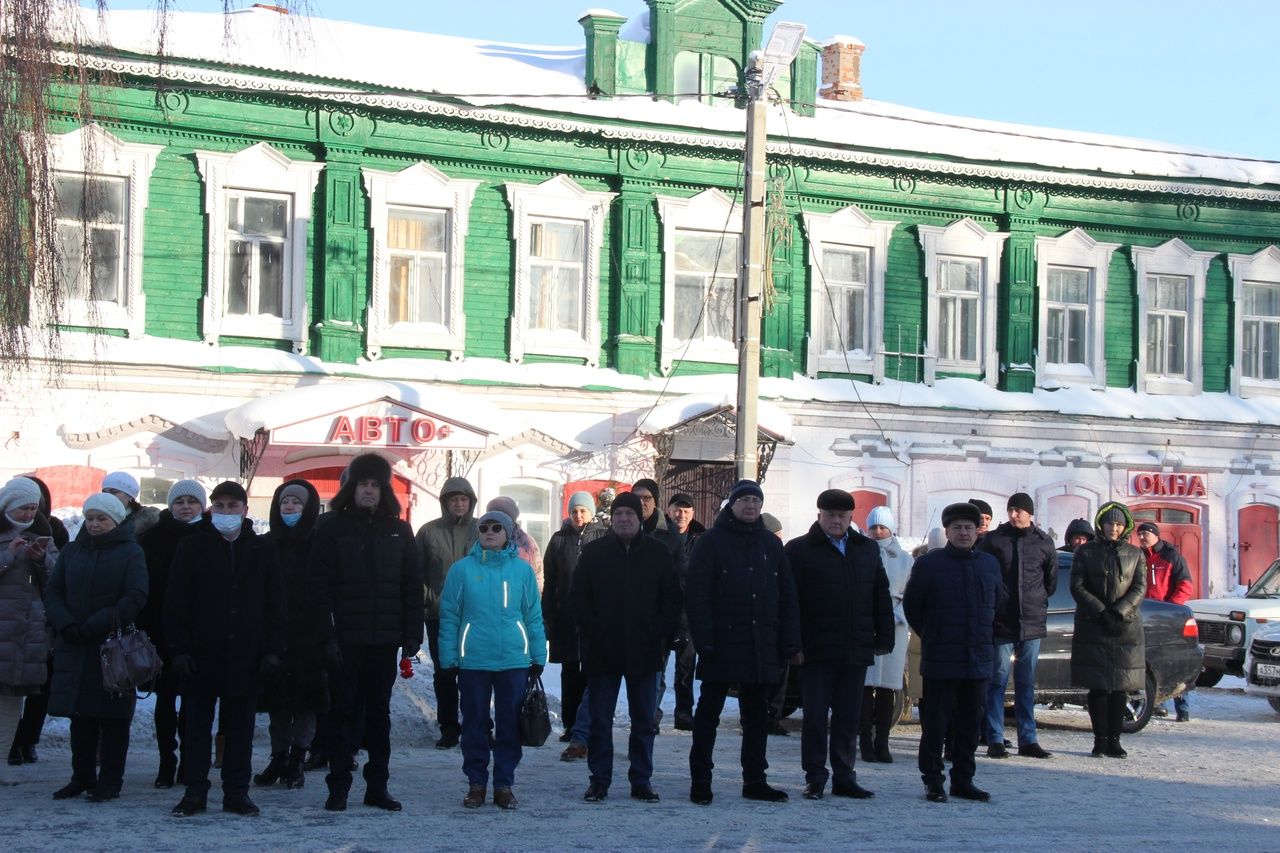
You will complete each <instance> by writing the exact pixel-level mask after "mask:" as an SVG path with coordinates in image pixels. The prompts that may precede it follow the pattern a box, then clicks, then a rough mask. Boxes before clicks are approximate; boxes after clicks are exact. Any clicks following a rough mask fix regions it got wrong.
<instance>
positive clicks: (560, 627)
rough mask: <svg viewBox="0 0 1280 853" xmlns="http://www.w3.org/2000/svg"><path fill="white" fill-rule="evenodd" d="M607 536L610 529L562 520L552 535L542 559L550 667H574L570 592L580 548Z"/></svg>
mask: <svg viewBox="0 0 1280 853" xmlns="http://www.w3.org/2000/svg"><path fill="white" fill-rule="evenodd" d="M608 532H609V528H607V527H605V526H604V525H603V524H600V523H599V522H595V521H589V522H587V523H586V524H585V525H583V527H582V529H581V530H576V529H574V526H573V524H572V523H571V522H570V521H569V520H568V519H565V521H564V523H563V524H561V525H560V529H559V530H557V531H556V532H555V533H553V534H551V541H550V542H549V543H547V553H546V555H545V556H543V558H542V579H543V585H542V624H543V627H544V628H545V629H546V632H547V642H548V643H550V645H551V654H550V657H549V659H550V661H551V662H552V663H577V662H578V661H579V660H581V656H580V652H579V649H578V623H577V621H576V620H575V619H574V618H573V606H572V605H571V603H570V601H569V592H570V590H571V589H572V586H573V576H574V573H575V571H576V570H577V566H578V559H579V556H580V555H581V553H582V548H583V546H585V545H586V544H587V543H589V542H594V541H595V540H596V539H599V538H600V537H601V536H604V535H605V534H606V533H608Z"/></svg>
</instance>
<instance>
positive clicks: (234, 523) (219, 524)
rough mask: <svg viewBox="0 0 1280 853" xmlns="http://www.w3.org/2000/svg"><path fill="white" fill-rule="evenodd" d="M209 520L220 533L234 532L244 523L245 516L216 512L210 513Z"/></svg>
mask: <svg viewBox="0 0 1280 853" xmlns="http://www.w3.org/2000/svg"><path fill="white" fill-rule="evenodd" d="M209 520H210V521H211V522H213V526H214V529H216V530H217V531H218V532H219V533H234V532H235V531H237V530H239V529H240V527H241V526H242V524H243V523H244V516H240V515H228V514H226V513H221V512H214V513H210V514H209Z"/></svg>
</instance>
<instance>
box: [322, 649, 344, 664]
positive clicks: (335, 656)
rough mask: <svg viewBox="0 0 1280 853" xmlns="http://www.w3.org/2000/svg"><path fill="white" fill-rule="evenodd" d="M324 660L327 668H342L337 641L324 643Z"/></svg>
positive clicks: (340, 651)
mask: <svg viewBox="0 0 1280 853" xmlns="http://www.w3.org/2000/svg"><path fill="white" fill-rule="evenodd" d="M324 662H325V664H327V665H328V667H329V669H342V649H340V648H338V644H337V643H326V644H325V647H324Z"/></svg>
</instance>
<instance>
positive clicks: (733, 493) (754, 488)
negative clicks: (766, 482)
mask: <svg viewBox="0 0 1280 853" xmlns="http://www.w3.org/2000/svg"><path fill="white" fill-rule="evenodd" d="M749 496H754V497H757V498H759V499H760V500H764V490H762V489H761V488H760V484H759V483H757V482H756V481H755V480H739V481H738V482H736V483H734V484H733V488H732V489H730V490H729V506H733V503H734V501H736V500H737V499H738V498H745V497H749Z"/></svg>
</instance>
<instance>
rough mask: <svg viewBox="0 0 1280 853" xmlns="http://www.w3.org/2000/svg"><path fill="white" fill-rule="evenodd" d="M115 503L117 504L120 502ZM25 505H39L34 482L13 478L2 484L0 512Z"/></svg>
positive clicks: (37, 491) (38, 495)
mask: <svg viewBox="0 0 1280 853" xmlns="http://www.w3.org/2000/svg"><path fill="white" fill-rule="evenodd" d="M112 500H115V498H112ZM116 503H117V504H119V503H120V501H116ZM27 504H36V505H39V504H40V486H39V485H38V484H37V483H36V481H35V480H31V479H28V478H26V477H14V478H13V479H12V480H10V481H9V482H7V483H5V484H4V488H0V512H8V511H9V510H11V509H13V508H14V507H19V506H26V505H27Z"/></svg>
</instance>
